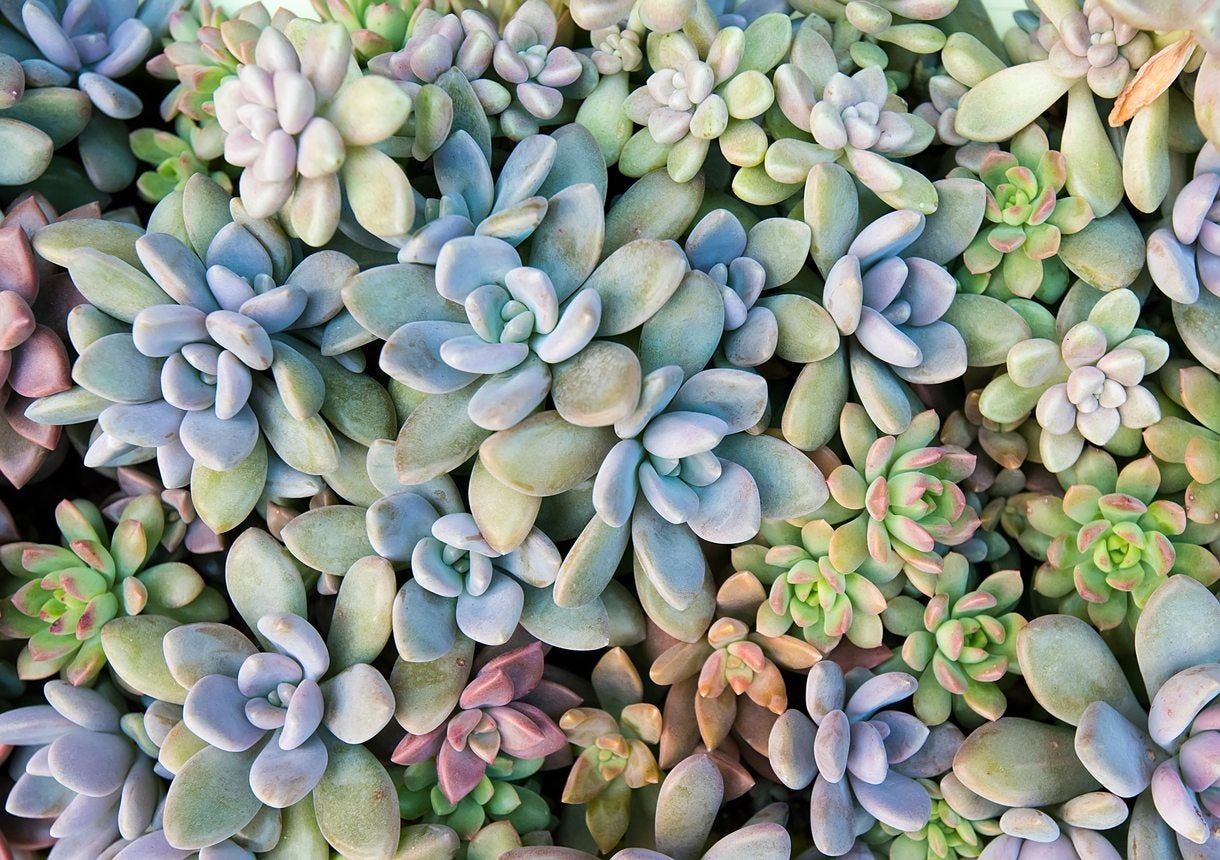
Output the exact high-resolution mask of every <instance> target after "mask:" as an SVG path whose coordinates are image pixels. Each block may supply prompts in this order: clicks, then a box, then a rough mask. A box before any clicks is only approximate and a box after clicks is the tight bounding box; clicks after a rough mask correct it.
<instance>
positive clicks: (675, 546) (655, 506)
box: [484, 365, 825, 620]
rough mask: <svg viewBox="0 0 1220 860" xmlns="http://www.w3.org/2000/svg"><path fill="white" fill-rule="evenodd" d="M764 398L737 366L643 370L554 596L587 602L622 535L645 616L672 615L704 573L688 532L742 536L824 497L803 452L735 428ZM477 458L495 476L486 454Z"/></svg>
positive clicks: (758, 383) (617, 555)
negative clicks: (645, 587) (641, 587)
mask: <svg viewBox="0 0 1220 860" xmlns="http://www.w3.org/2000/svg"><path fill="white" fill-rule="evenodd" d="M766 406H767V390H766V383H765V381H764V380H763V379H762V377H760V376H758V375H756V374H753V373H749V372H747V371H744V370H737V369H728V368H723V369H712V370H704V371H701V372H699V373H697V374H695V375H694V376H692V377H690V378H689V379H687V380H686V381H685V382H684V381H683V374H682V370H681V368H679V367H677V366H675V365H667V366H665V367H662V368H660V369H659V370H655V371H653V372H652V373H650V374H648V375H647V376H645V377H644V380H643V383H642V385H641V395H640V400H639V403H638V404H637V405H636V407H635V409H634V410H633V411H632V412H631V413H629V414H628V415H626V416H624V417H622V418H620V419H619V420H618V421H617V422H616V423H615V425H614V435H615V436H617V438H618V440H619V441H617V442H613V443H612V444H607V445H606V448H605V449H603V450H604V453H603V454H602V455H601V457H602V459H601V463H600V465H599V466H598V467H597V470H596V476H595V477H594V480H593V499H592V501H593V507H594V511H595V515H594V517H593V518H592V519H591V520H590V521H589V524H588V525H587V526H585V528H584V530H583V531H582V533H581V536H580V537H579V538H578V539H577V544H576V546H575V547H574V548H573V550H572V551H571V552H569V554H568V555H567V557H566V558H565V559H564V563H563V565H562V566H561V567H560V570H559V575H558V578H557V580H556V584H555V601H556V603H557V604H559V605H560V606H580V605H582V604H584V603H587V602H588V601H590V600H592V599H594V598H596V597H597V595H598V594H600V593H601V591H602V590H603V589H604V588H605V586H606V584H607V583H608V582H609V581H610V579H611V578H613V575H614V571H615V569H616V568H617V567H618V563H619V560H620V559H621V558H622V555H623V553H624V552H625V551H626V547H627V542H628V538H630V541H631V543H632V546H633V550H634V554H635V561H636V563H637V565H638V568H639V570H640V572H641V573H642V575H643V577H644V578H645V579H646V581H647V582H648V583H649V586H650V589H655V593H656V595H657V597H658V598H659V600H660V602H661V604H662V605H657V604H656V603H655V602H654V601H650V602H648V603H646V604H645V605H646V608H647V610H648V611H649V613H650V615H653V617H654V620H655V617H656V616H655V614H654V612H666V611H667V610H665V609H664V608H663V606H665V605H667V606H669V607H670V608H671V609H672V610H677V611H679V612H681V611H682V610H685V609H688V608H690V607H691V606H692V604H693V603H694V602H695V600H696V599H697V598H698V597H699V596H700V594H702V593H704V589H705V583H706V582H707V579H708V577H707V564H706V561H705V560H704V559H703V558H702V555H701V553H700V552H699V551H698V541H697V539H700V538H701V539H703V540H707V541H710V542H713V543H722V544H731V543H737V542H740V541H743V540H748V539H749V538H750V537H752V536H753V535H754V534H755V533H756V532H757V530H758V527H759V525H760V523H761V521H762V517H763V515H764V512H765V514H766V516H768V517H775V518H788V517H792V516H800V515H802V514H807V513H810V512H811V511H812V510H813V509H815V508H816V507H817V506H818V504H819V503H820V502H822V501H824V499H825V495H824V492H825V489H824V488H825V480H824V479H823V478H822V475H821V473H820V472H819V471H818V470H817V468H816V467H815V466H814V465H813V464H812V463H811V462H810V461H809V460H808V459H807V458H805V457H804V456H803V455H801V454H800V452H798V451H796V450H795V449H793V448H791V447H790V446H788V445H787V444H786V443H784V442H781V441H780V440H778V439H776V438H774V437H772V436H766V435H752V434H750V433H747V432H745V431H748V430H750V429H751V428H753V427H754V426H755V425H756V424H758V422H759V420H760V419H761V418H762V417H763V414H764V410H765V409H766ZM493 441H494V440H493ZM605 442H606V443H611V442H612V439H610V438H606V439H605ZM488 444H491V443H490V442H489V443H488ZM494 450H495V449H493V456H494ZM764 452H768V453H764ZM484 460H485V462H486V463H487V465H488V468H489V470H490V471H492V472H493V473H495V472H496V468H497V467H495V466H494V465H493V463H494V462H495V461H494V459H492V458H490V457H488V456H487V453H486V450H485V453H484ZM781 462H782V463H783V465H782V467H781V466H780V463H781ZM779 468H782V469H785V470H787V474H779V473H778V471H777V470H778V469H779ZM755 470H757V473H756V472H755ZM764 470H765V471H764ZM638 581H639V580H638V578H637V582H638Z"/></svg>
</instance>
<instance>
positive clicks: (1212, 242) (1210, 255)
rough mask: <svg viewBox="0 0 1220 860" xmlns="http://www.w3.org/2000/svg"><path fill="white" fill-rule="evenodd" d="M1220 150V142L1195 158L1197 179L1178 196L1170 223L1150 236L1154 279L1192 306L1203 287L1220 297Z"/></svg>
mask: <svg viewBox="0 0 1220 860" xmlns="http://www.w3.org/2000/svg"><path fill="white" fill-rule="evenodd" d="M1218 171H1220V152H1218V151H1217V150H1216V147H1215V144H1212V143H1208V144H1206V145H1205V146H1204V147H1203V151H1202V152H1200V153H1199V156H1198V158H1197V159H1196V160H1195V167H1194V178H1193V179H1191V180H1190V182H1188V183H1186V185H1185V186H1184V187H1183V188H1182V190H1181V191H1179V192H1178V194H1177V196H1176V197H1175V198H1174V200H1173V213H1172V217H1171V223H1170V225H1169V226H1166V227H1159V228H1157V229H1156V230H1154V231H1153V232H1152V234H1151V235H1150V236H1149V237H1148V273H1149V274H1150V275H1151V276H1152V280H1153V283H1155V284H1156V285H1157V287H1159V288H1160V290H1161V292H1163V293H1164V294H1165V295H1166V296H1168V297H1169V298H1170V299H1172V300H1173V301H1174V302H1177V303H1181V304H1185V305H1193V304H1194V303H1195V302H1197V301H1198V300H1199V290H1200V288H1202V289H1203V290H1204V291H1206V292H1208V293H1211V294H1212V295H1213V296H1220V275H1218V274H1217V264H1218V263H1220V261H1215V262H1213V261H1214V260H1215V257H1216V256H1217V254H1216V252H1217V251H1220V242H1218V241H1217V239H1216V238H1215V234H1216V232H1217V225H1216V222H1215V221H1214V220H1213V218H1212V215H1211V210H1212V208H1213V207H1214V206H1215V203H1216V193H1217V191H1220V172H1218Z"/></svg>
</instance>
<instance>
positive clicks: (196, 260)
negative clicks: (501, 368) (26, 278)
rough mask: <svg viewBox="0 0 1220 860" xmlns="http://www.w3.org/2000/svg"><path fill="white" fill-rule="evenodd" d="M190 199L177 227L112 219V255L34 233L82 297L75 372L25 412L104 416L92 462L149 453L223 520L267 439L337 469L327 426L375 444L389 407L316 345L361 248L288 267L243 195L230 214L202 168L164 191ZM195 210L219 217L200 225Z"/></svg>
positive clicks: (309, 466)
mask: <svg viewBox="0 0 1220 860" xmlns="http://www.w3.org/2000/svg"><path fill="white" fill-rule="evenodd" d="M183 200H185V201H186V205H185V206H184V207H183V214H184V215H185V217H186V219H187V223H188V224H189V225H190V226H188V227H187V229H186V230H185V231H184V232H183V234H182V235H172V234H170V233H159V232H155V231H154V232H149V233H146V234H144V235H140V232H139V231H138V230H133V229H123V228H122V227H121V226H120V225H113V226H107V227H106V232H107V234H108V235H110V236H112V238H113V241H114V243H115V244H114V245H113V246H110V247H111V248H112V249H113V250H115V251H116V254H117V256H116V255H113V254H108V253H105V252H103V251H100V250H98V249H97V248H95V247H84V245H86V244H87V243H88V242H89V238H88V235H87V234H82V235H80V236H77V235H76V234H74V233H73V231H70V230H62V231H59V232H53V231H52V230H50V229H44V230H43V231H42V232H41V233H40V234H39V238H38V239H36V240H35V244H36V246H38V247H41V248H43V249H44V251H43V253H44V254H51V255H53V256H54V257H55V258H56V259H60V260H62V261H63V262H64V263H66V264H67V266H68V270H69V274H71V276H72V280H73V283H74V284H75V285H76V287H77V288H78V289H79V290H81V292H82V293H84V295H85V297H86V299H87V300H88V302H89V304H87V305H82V306H81V307H79V308H78V309H77V310H76V311H75V312H74V313H73V317H72V319H71V320H70V324H69V328H70V334H71V336H72V342H73V346H74V347H75V348H76V350H77V352H78V353H79V358H78V359H77V361H76V364H75V366H74V369H73V373H74V377H73V378H74V381H76V382H77V386H76V387H74V388H72V389H70V390H69V391H66V392H63V393H61V394H57V395H51V396H50V397H44V398H42V399H40V400H39V401H37V402H36V403H35V404H34V405H33V406H31V407H30V409H29V410H27V412H28V414H29V416H30V417H31V418H32V419H33V420H35V421H37V422H38V423H41V424H76V423H81V422H83V421H91V420H93V419H95V418H96V419H97V420H98V422H99V426H100V429H101V432H100V433H98V434H97V435H96V437H95V438H94V439H93V440H92V442H91V444H90V447H89V450H88V453H87V454H86V462H87V463H88V464H89V465H91V466H119V465H128V464H130V463H133V462H139V461H141V460H147V459H150V458H151V457H152V456H154V454H155V456H156V457H157V461H158V466H159V467H160V471H161V477H162V480H163V482H164V483H165V485H166V486H167V487H171V488H178V487H185V486H188V485H190V486H191V487H193V490H194V492H193V497H194V502H195V505H196V507H197V509H198V511H199V513H200V515H201V516H202V517H203V519H204V521H205V522H207V523H208V525H209V526H211V527H212V528H213V529H214V530H215V531H217V532H223V531H227V530H229V529H231V528H233V527H234V526H235V525H237V524H239V523H240V522H241V521H242V520H243V519H245V517H246V515H247V514H248V513H249V512H250V510H251V509H252V508H253V507H254V504H255V502H257V500H258V497H259V495H260V493H261V492H262V489H263V486H264V484H265V481H266V480H267V475H268V474H269V472H268V470H269V468H270V467H269V466H268V458H269V457H270V456H271V455H269V453H268V451H267V447H268V444H269V445H270V448H271V449H272V450H273V451H274V453H275V455H276V457H277V458H280V459H282V460H283V463H286V464H287V466H289V467H291V469H294V470H296V471H298V472H304V473H306V474H313V475H321V474H326V473H329V472H332V471H335V470H336V469H337V468H338V459H339V455H338V447H337V446H338V443H337V442H336V441H335V436H334V432H332V428H334V430H335V431H339V432H340V435H342V432H343V431H344V430H345V431H346V432H348V433H351V434H353V435H355V436H358V437H361V441H362V442H363V443H364V444H368V443H370V442H371V441H373V439H374V438H383V437H384V436H386V435H389V433H390V430H389V427H388V424H389V422H390V420H391V417H390V415H389V402H388V396H387V395H386V393H385V391H384V389H382V388H381V386H380V385H379V384H377V383H376V382H374V381H373V380H372V379H368V378H362V377H360V376H359V375H358V374H357V373H355V372H354V371H353V370H350V369H348V368H347V367H344V366H343V364H341V363H340V360H339V359H336V358H331V357H329V356H327V355H323V354H322V353H321V352H319V351H318V348H317V347H318V345H324V337H323V333H322V331H321V328H320V327H321V326H322V325H323V324H325V323H326V322H327V321H328V320H331V319H333V318H334V317H335V316H336V315H337V314H338V313H339V312H340V311H341V309H342V298H341V290H342V287H343V283H344V281H346V280H347V279H348V278H350V277H351V276H352V275H354V274H355V272H356V268H357V266H356V264H355V262H354V261H352V260H350V259H349V258H348V257H346V256H345V255H343V254H340V253H337V252H333V251H326V252H322V253H319V254H314V255H311V256H309V257H306V258H305V260H304V261H302V262H301V264H300V265H298V266H296V267H295V268H292V269H291V271H289V269H290V260H291V258H290V249H289V245H288V242H287V240H286V238H285V237H284V235H283V234H282V233H281V232H280V231H279V230H278V229H277V228H276V227H275V226H274V224H273V223H270V222H258V221H251V220H249V219H248V217H247V215H246V213H245V212H244V210H241V209H239V208H237V207H238V204H237V203H236V202H235V203H234V204H233V206H234V209H233V211H234V212H235V213H236V214H237V216H238V219H239V220H232V218H233V216H232V215H230V214H229V209H230V206H229V201H228V199H227V197H225V196H224V193H223V191H221V190H220V189H219V188H217V187H216V186H215V185H214V184H213V183H211V182H210V181H209V180H207V179H206V177H203V176H195V177H193V178H192V179H191V180H190V183H188V189H187V191H184V192H183V195H182V197H178V196H177V195H174V196H171V197H169V198H166V200H165V201H163V203H162V204H161V205H162V206H167V205H168V204H171V203H175V202H176V203H179V204H181V203H182V201H183ZM180 217H181V216H180ZM196 218H209V219H216V220H215V221H212V222H210V223H212V224H219V225H220V226H219V227H216V228H213V229H211V230H208V231H206V232H203V233H198V232H194V231H195V229H196V226H197V225H198V224H200V223H201V222H199V221H196V220H195V219H196ZM92 224H93V225H94V226H93V227H92V228H91V229H95V230H100V229H102V225H103V224H105V222H92ZM56 226H59V225H52V228H54V227H56ZM168 226H169V225H167V227H168ZM171 229H172V228H171ZM192 233H194V235H192ZM40 243H45V244H40ZM218 260H224V263H218V262H217V261H218ZM137 265H138V266H139V268H137ZM146 273H147V274H146ZM323 348H324V349H325V346H323ZM340 358H342V357H341V356H340ZM115 362H118V364H116V363H115ZM348 364H349V365H352V362H351V361H348ZM354 366H355V367H359V366H360V365H359V364H356V365H354ZM119 368H122V369H121V370H120V369H119ZM328 391H329V392H330V393H329V398H330V399H329V401H328V399H327V398H328V394H327V392H328ZM341 392H342V393H341ZM259 415H261V416H262V418H261V419H260V418H259V417H258V416H259ZM327 416H329V419H328V417H327ZM369 418H372V419H373V423H372V424H370V423H369V422H368V419H369ZM332 422H333V423H332ZM341 428H342V429H341ZM345 444H346V443H345ZM226 470H232V471H226ZM216 473H223V474H225V475H229V476H231V477H230V479H229V480H224V479H222V478H220V477H214V478H213V477H211V476H212V475H215V474H216ZM205 475H207V476H209V477H208V478H205V477H203V476H205Z"/></svg>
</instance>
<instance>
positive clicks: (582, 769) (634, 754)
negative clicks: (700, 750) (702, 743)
mask: <svg viewBox="0 0 1220 860" xmlns="http://www.w3.org/2000/svg"><path fill="white" fill-rule="evenodd" d="M591 680H592V683H593V689H594V691H595V692H596V694H597V701H598V704H600V705H601V706H602V709H598V708H573V709H571V710H570V711H568V712H566V713H565V714H564V715H563V716H562V717H560V719H559V728H560V729H562V730H563V733H564V734H565V735H567V738H568V741H569V742H570V743H571V744H572V745H573V746H575V747H577V748H578V749H579V750H580V754H579V755H578V756H577V757H576V760H575V761H574V762H573V764H572V769H571V770H570V771H568V779H567V782H566V783H565V784H564V789H563V802H564V803H571V804H580V805H583V806H584V807H585V826H586V827H587V828H588V829H589V833H590V835H591V836H592V837H593V840H594V841H595V842H596V843H597V847H598V848H599V849H601V850H602V851H603V852H606V853H608V852H610V851H612V850H613V849H614V846H616V845H617V844H618V843H619V840H620V839H622V837H623V834H624V833H626V832H627V828H628V826H629V825H630V822H631V811H632V807H631V803H632V800H631V798H632V791H633V790H636V789H641V788H644V787H646V786H649V785H655V784H657V783H659V782H660V781H661V770H660V767H659V766H658V765H657V760H656V757H655V756H654V754H653V751H652V747H653V746H654V745H655V744H657V743H658V742H659V741H660V740H661V726H662V718H661V711H660V710H659V709H658V708H657V707H656V706H655V705H652V704H649V703H647V702H644V701H642V700H643V697H644V685H643V681H641V679H640V675H639V672H637V671H636V669H635V666H634V665H632V662H631V659H630V658H629V657H628V656H627V653H626V652H625V651H623V650H622V649H621V648H613V649H611V650H610V651H607V652H606V653H605V655H603V656H602V658H601V659H600V660H598V661H597V665H596V666H594V668H593V672H592V677H591ZM518 829H520V828H518Z"/></svg>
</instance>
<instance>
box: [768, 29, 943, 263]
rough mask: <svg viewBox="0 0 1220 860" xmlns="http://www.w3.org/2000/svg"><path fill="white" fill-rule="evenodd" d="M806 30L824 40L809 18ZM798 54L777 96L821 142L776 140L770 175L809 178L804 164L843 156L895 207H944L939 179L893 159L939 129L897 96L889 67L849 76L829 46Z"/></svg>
mask: <svg viewBox="0 0 1220 860" xmlns="http://www.w3.org/2000/svg"><path fill="white" fill-rule="evenodd" d="M808 20H812V19H808ZM802 35H806V36H807V38H808V41H810V42H817V41H818V40H821V39H822V37H821V36H819V35H818V34H817V32H816V30H814V29H812V28H811V27H810V26H809V25H805V27H803V28H802ZM822 41H823V42H824V40H822ZM827 47H829V46H827ZM796 59H797V60H799V62H798V61H794V62H791V63H787V64H785V65H782V66H780V67H779V68H778V69H777V70H776V72H775V93H776V95H775V98H776V103H777V104H778V105H779V107H780V109H781V110H782V111H783V114H784V116H785V117H786V118H787V119H788V121H789V122H791V123H792V124H793V125H794V126H796V128H797V129H799V130H800V131H802V132H806V133H807V134H809V135H810V136H811V137H812V138H813V141H812V142H803V141H800V140H798V139H795V138H786V139H781V140H778V141H776V142H775V143H773V144H772V145H771V148H770V149H769V150H768V151H767V160H766V165H767V174H768V175H769V176H770V177H771V178H772V179H774V180H775V181H777V182H786V183H792V182H803V181H804V180H805V174H804V173H802V170H804V172H805V173H807V172H808V170H809V168H810V167H812V166H813V165H815V164H821V163H827V162H837V163H840V164H842V165H843V166H844V167H846V168H847V169H848V170H850V171H851V173H852V175H853V176H855V177H856V178H857V179H858V180H859V181H860V183H861V184H863V185H864V186H865V187H867V188H868V189H869V190H871V191H872V192H873V193H875V194H876V195H877V196H878V197H880V198H881V199H882V200H884V201H885V202H886V203H887V204H888V205H890V206H891V207H893V208H895V209H910V210H914V212H918V213H923V214H925V215H927V214H931V213H932V212H933V211H934V210H935V209H936V191H935V189H933V187H932V183H931V182H930V181H928V179H927V178H925V177H924V176H923V175H922V174H920V173H919V172H917V171H915V170H913V169H911V168H909V167H907V166H905V165H903V164H901V163H899V162H897V161H894V160H893V159H896V158H901V157H903V156H907V155H914V154H916V153H918V152H922V151H923V150H924V149H925V148H926V147H927V146H928V144H929V143H930V142H931V140H932V135H933V129H932V127H931V126H930V125H928V124H927V123H926V122H924V121H923V120H922V119H920V118H919V117H918V116H917V115H915V114H912V113H908V112H907V110H906V106H905V105H904V104H902V102H901V101H898V100H896V99H895V98H894V97H893V96H891V95H890V91H889V86H888V84H887V82H886V78H885V73H884V72H883V71H882V70H881V68H880V67H879V66H873V65H870V66H867V67H865V68H863V69H861V70H860V71H858V72H856V73H855V74H853V75H851V76H850V77H849V76H847V75H845V74H843V73H842V72H840V71H839V70H838V68H837V67H835V65H834V63H833V59H834V58H833V54H830V53H829V52H828V51H827V52H818V51H816V50H812V49H811V50H810V51H808V52H802V53H801V54H800V55H799V56H797V57H796ZM921 224H922V222H921ZM899 250H900V249H899Z"/></svg>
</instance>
